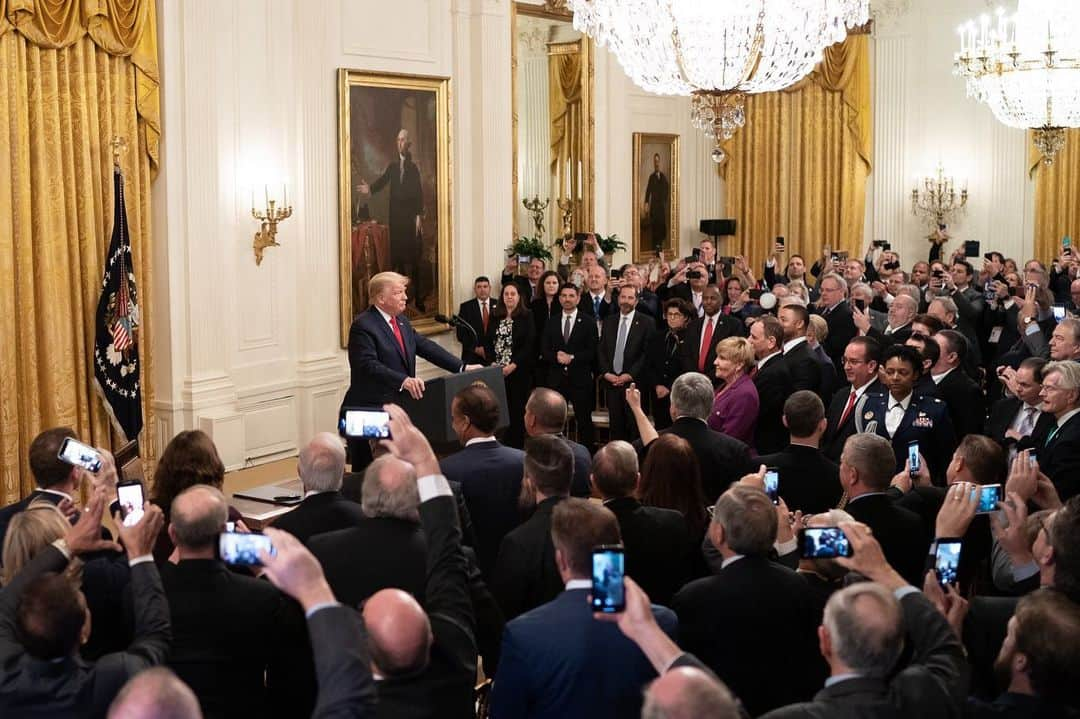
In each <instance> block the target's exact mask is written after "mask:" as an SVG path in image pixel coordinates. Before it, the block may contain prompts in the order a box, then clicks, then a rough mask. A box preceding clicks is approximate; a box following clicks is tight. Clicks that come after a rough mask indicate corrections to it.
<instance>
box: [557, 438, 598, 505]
mask: <svg viewBox="0 0 1080 719" xmlns="http://www.w3.org/2000/svg"><path fill="white" fill-rule="evenodd" d="M555 436H556V437H561V438H562V439H565V440H566V443H567V444H569V445H570V451H571V452H573V453H574V477H573V479H571V480H570V496H571V497H584V498H586V499H588V498H589V495H591V494H592V487H590V486H589V473H590V472H591V471H592V454H591V453H590V452H589V449H588V448H587V447H586V446H585V445H583V444H581V443H580V442H575V441H574V440H572V439H569V438H567V436H566V435H564V434H563V433H561V432H560V433H559V434H557V435H555Z"/></svg>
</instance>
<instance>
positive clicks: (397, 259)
mask: <svg viewBox="0 0 1080 719" xmlns="http://www.w3.org/2000/svg"><path fill="white" fill-rule="evenodd" d="M388 184H389V185H390V211H389V218H388V219H389V222H388V223H387V224H389V226H390V266H391V268H392V269H393V270H394V271H395V272H400V273H402V274H404V275H409V276H410V277H412V279H413V287H414V291H416V289H415V288H416V279H417V278H416V273H415V270H414V272H409V271H408V270H407V269H406V268H415V267H417V264H418V262H419V258H420V257H421V256H422V254H423V253H422V249H423V248H422V247H421V242H420V236H419V234H418V233H417V231H416V218H417V217H419V216H422V215H423V214H424V190H423V188H422V187H421V186H420V170H419V169H418V168H417V167H416V163H414V162H413V161H412V156H411V155H410V154H409V152H408V151H406V152H405V155H404V156H401V155H399V156H398V157H395V158H394V160H393V161H392V162H390V163H389V164H388V165H387V166H386V169H385V170H384V171H383V173H382V175H380V176H379V178H378V179H377V180H375V181H374V182H372V183H371V186H370V190H371V194H372V195H374V194H376V193H378V192H379V191H380V190H381V189H383V188H384V187H386V185H388ZM419 299H420V298H419V297H418V298H417V300H418V301H419Z"/></svg>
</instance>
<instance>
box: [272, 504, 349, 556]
mask: <svg viewBox="0 0 1080 719" xmlns="http://www.w3.org/2000/svg"><path fill="white" fill-rule="evenodd" d="M362 521H364V513H363V512H362V511H361V510H360V505H359V504H357V503H356V502H353V501H351V500H348V499H345V497H343V496H341V492H320V493H319V494H313V495H311V496H310V497H307V498H305V499H304V501H302V502H301V503H300V504H298V505H297V506H296V507H294V508H293V509H292V510H290V511H289V512H287V513H286V514H283V515H281V516H280V517H278V518H276V519H275V520H274V521H273V525H274V528H275V529H282V530H284V531H286V532H288V533H289V534H291V535H293V536H294V537H296V538H297V539H299V540H300V541H301V542H303V543H304V544H307V543H308V540H309V539H311V537H312V536H313V535H316V534H321V533H323V532H333V531H334V530H337V529H347V528H348V527H354V526H356V525H357V524H360V522H362Z"/></svg>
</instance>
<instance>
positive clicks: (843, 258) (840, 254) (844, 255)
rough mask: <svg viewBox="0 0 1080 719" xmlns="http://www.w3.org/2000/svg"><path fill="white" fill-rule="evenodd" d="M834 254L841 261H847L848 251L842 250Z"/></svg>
mask: <svg viewBox="0 0 1080 719" xmlns="http://www.w3.org/2000/svg"><path fill="white" fill-rule="evenodd" d="M836 255H837V257H839V258H840V261H841V262H847V258H848V253H847V251H846V250H845V251H844V252H837V253H836Z"/></svg>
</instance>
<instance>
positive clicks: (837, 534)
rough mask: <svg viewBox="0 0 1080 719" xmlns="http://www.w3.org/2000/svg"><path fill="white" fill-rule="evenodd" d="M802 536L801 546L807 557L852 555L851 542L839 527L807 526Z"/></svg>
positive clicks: (830, 557)
mask: <svg viewBox="0 0 1080 719" xmlns="http://www.w3.org/2000/svg"><path fill="white" fill-rule="evenodd" d="M802 537H803V538H802V543H801V545H800V546H801V547H802V556H803V558H805V559H821V558H826V559H832V558H833V557H850V556H851V543H850V542H848V538H847V535H845V534H844V532H843V530H841V529H840V528H839V527H807V528H806V529H804V530H803V535H802Z"/></svg>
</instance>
